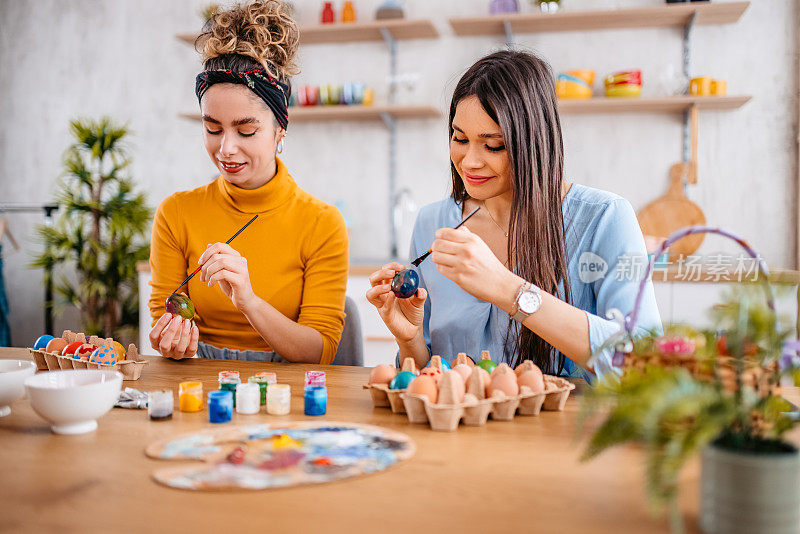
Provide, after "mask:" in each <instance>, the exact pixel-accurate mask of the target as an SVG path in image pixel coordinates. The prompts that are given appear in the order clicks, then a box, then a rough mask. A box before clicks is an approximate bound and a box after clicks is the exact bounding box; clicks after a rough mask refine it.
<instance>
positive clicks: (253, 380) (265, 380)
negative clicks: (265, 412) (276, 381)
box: [247, 375, 270, 406]
mask: <svg viewBox="0 0 800 534" xmlns="http://www.w3.org/2000/svg"><path fill="white" fill-rule="evenodd" d="M269 380H270V379H269V377H266V376H259V375H256V376H251V377H250V378H248V379H247V382H248V383H250V384H258V389H259V390H260V393H261V398H260V402H261V406H264V405H266V404H267V387H268V386H269V384H270V383H269Z"/></svg>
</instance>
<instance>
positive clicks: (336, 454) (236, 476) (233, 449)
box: [145, 422, 416, 490]
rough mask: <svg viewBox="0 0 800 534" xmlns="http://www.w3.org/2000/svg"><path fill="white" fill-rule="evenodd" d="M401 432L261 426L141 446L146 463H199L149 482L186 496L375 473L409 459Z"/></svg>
mask: <svg viewBox="0 0 800 534" xmlns="http://www.w3.org/2000/svg"><path fill="white" fill-rule="evenodd" d="M414 452H416V445H415V444H414V442H413V441H412V440H411V439H410V438H409V437H408V436H406V435H405V434H401V433H399V432H395V431H392V430H388V429H385V428H380V427H376V426H370V425H358V424H353V423H334V422H324V423H313V422H296V423H274V424H270V423H261V424H255V425H247V426H238V427H226V428H221V429H217V428H210V429H208V430H205V431H202V432H196V433H192V434H184V435H181V436H177V437H172V438H169V439H166V440H162V441H159V442H156V443H153V444H152V445H150V446H148V447H147V449H146V450H145V453H146V454H147V456H149V457H150V458H154V459H158V460H172V461H191V460H195V461H198V460H199V461H200V462H201V463H197V462H195V463H193V464H191V465H182V466H176V467H168V468H163V469H159V470H158V471H156V472H155V473H153V478H154V479H155V480H156V481H157V482H159V483H161V484H164V485H166V486H170V487H173V488H180V489H189V490H240V489H250V490H261V489H269V488H280V487H288V486H298V485H305V484H322V483H325V482H331V481H334V480H340V479H343V478H349V477H354V476H359V475H365V474H368V473H374V472H377V471H383V470H385V469H387V468H389V467H390V466H392V465H394V464H395V463H397V462H399V461H402V460H406V459H408V458H410V457H411V456H413V455H414Z"/></svg>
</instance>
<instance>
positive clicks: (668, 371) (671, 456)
mask: <svg viewBox="0 0 800 534" xmlns="http://www.w3.org/2000/svg"><path fill="white" fill-rule="evenodd" d="M760 290H761V289H760V288H759V287H758V286H738V287H736V289H735V290H733V291H731V292H729V293H728V294H727V295H726V296H725V297H724V300H723V302H722V304H721V305H718V306H716V307H715V308H714V309H713V310H712V311H711V319H712V323H713V328H712V329H709V330H699V329H695V328H692V327H691V326H687V325H676V326H671V327H669V328H667V329H666V330H665V331H664V333H663V334H661V333H655V332H654V333H651V334H648V335H645V336H643V337H640V338H638V339H634V340H628V341H630V342H631V343H632V346H633V350H632V351H631V353H630V354H628V355H626V358H631V359H633V360H634V361H635V360H636V358H637V357H640V356H641V355H652V354H653V353H654V352H655V351H658V346H659V341H660V340H663V339H665V338H673V339H674V338H675V337H680V338H683V339H686V340H691V343H692V345H693V346H694V351H693V355H694V358H693V364H696V367H694V368H693V369H692V370H690V369H689V368H687V367H686V366H682V365H673V366H662V365H655V364H653V363H651V362H653V361H654V360H653V359H648V358H645V359H644V360H642V361H646V362H648V363H646V364H644V365H638V366H637V365H626V366H625V367H624V368H623V372H622V374H621V375H620V376H617V375H612V376H610V377H606V378H604V380H602V381H600V382H599V383H598V385H597V386H596V387H595V388H592V389H591V390H590V391H588V392H587V394H586V395H585V396H584V403H583V407H582V414H581V421H582V424H586V421H587V420H588V419H589V418H590V417H591V416H593V415H598V414H601V416H602V421H601V422H600V423H599V427H597V429H596V431H595V432H594V434H593V435H592V436H591V438H590V440H589V443H588V446H587V447H586V449H585V451H584V453H583V456H582V459H583V460H588V459H591V458H594V457H595V456H597V455H598V454H600V453H601V452H602V451H604V450H606V449H608V448H609V447H613V446H614V445H619V444H622V443H637V444H641V445H644V447H645V454H646V476H647V493H648V496H649V497H650V502H651V504H652V505H653V507H654V510H655V511H657V512H659V511H663V510H664V509H665V508H667V509H668V511H669V517H670V522H671V524H672V527H673V530H674V531H676V532H680V531H682V530H683V526H682V520H681V517H680V513H679V510H678V507H677V499H676V497H677V487H678V486H677V480H678V474H679V472H680V469H681V467H682V466H683V465H684V464H685V462H686V461H687V460H688V459H689V458H691V457H692V456H693V455H694V454H696V453H698V452H699V451H700V450H701V449H703V448H704V447H705V446H707V445H708V444H710V443H711V442H715V443H716V444H717V445H719V446H722V447H725V448H727V449H730V450H734V451H741V452H752V453H773V452H786V451H787V450H793V448H792V447H791V445H788V444H787V443H785V442H783V441H781V436H782V435H783V434H784V433H785V432H786V431H787V430H789V429H791V428H792V427H793V425H794V424H795V423H794V421H793V420H792V419H790V418H789V417H788V416H787V414H786V412H787V411H788V410H790V409H791V406H790V405H789V403H787V402H786V401H785V400H784V399H783V398H781V397H779V396H777V395H774V394H773V391H774V386H775V385H777V382H778V381H779V380H780V378H781V376H783V375H787V374H791V375H794V376H796V375H797V374H798V369H799V367H798V366H797V358H794V359H793V360H792V361H781V362H780V363H781V364H780V365H779V359H780V358H781V354H782V350H783V347H784V342H785V341H786V339H787V337H788V335H789V334H790V332H791V330H790V329H788V328H784V327H782V326H781V324H782V321H779V320H778V318H777V317H776V315H775V313H773V312H772V310H770V309H769V307H768V306H767V305H766V304H765V303H764V298H763V296H761V295H759V294H758V293H757V291H760ZM723 330H724V331H725V333H724V335H721V336H718V334H717V333H718V332H721V331H723ZM616 346H618V347H619V346H620V344H619V340H617V343H616ZM604 348H605V347H604ZM601 350H603V349H601ZM784 356H785V355H784ZM722 362H725V365H726V366H727V367H728V369H731V371H729V373H731V375H732V377H733V378H734V379H735V380H734V381H731V380H729V381H728V383H727V385H728V387H726V383H725V382H724V380H723V376H722V374H721V366H722ZM754 368H758V369H759V372H762V371H763V374H762V375H761V376H763V377H764V379H763V380H762V381H761V383H760V384H759V383H758V382H756V383H752V382H751V383H748V381H747V380H746V379H745V377H746V376H747V375H746V370H747V369H751V370H752V369H754ZM706 372H707V374H705V375H704V373H706ZM751 372H752V371H751ZM729 378H730V377H729ZM765 383H766V384H767V387H765V386H764V384H765Z"/></svg>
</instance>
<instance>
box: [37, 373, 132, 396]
mask: <svg viewBox="0 0 800 534" xmlns="http://www.w3.org/2000/svg"><path fill="white" fill-rule="evenodd" d="M54 374H55V375H60V376H63V375H65V374H70V375H73V376H76V375H80V376H89V377H98V378H99V377H101V376H102V377H107V379H105V380H99V381H95V382H90V383H88V384H76V385H71V386H54V385H51V384H48V383H47V381H48V378H40V377H51V376H53V375H54ZM115 378H118V379H119V380H120V382H121V381H122V379H123V376H122V373H120V372H119V371H109V370H105V369H62V370H60V371H46V372H44V373H39V374H36V375H33V376H30V377H28V378H27V379H25V387H26V388H29V389H33V390H36V391H74V390H78V389H87V388H93V387H104V386H106V385H108V384H109V383H111V382H114V381H115V380H113V379H115Z"/></svg>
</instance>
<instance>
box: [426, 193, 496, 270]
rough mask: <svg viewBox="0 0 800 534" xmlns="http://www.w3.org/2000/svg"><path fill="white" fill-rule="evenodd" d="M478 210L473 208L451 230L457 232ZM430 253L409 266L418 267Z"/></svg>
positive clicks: (429, 250)
mask: <svg viewBox="0 0 800 534" xmlns="http://www.w3.org/2000/svg"><path fill="white" fill-rule="evenodd" d="M479 209H481V207H480V206H478V207H477V208H475V209H474V210H472V212H471V213H470V214H469V215H467V216H466V217H464V220H463V221H461V222H460V223H458V224H457V225H456V226H454V227H453V230H457V229H458V228H461V225H462V224H464V223H465V222H467V221H468V220H469V218H470V217H472V216H473V215H475V214H476V213H478V210H479ZM431 252H433V250H432V249H428V252H426V253H425V254H423V255H422V256H420V257H419V258H417V259H416V260H414V261H412V262H411V265H413V266H414V267H419V264H420V263H422V261H423V260H424V259H425V258H427V257H428V256H430V255H431Z"/></svg>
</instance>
